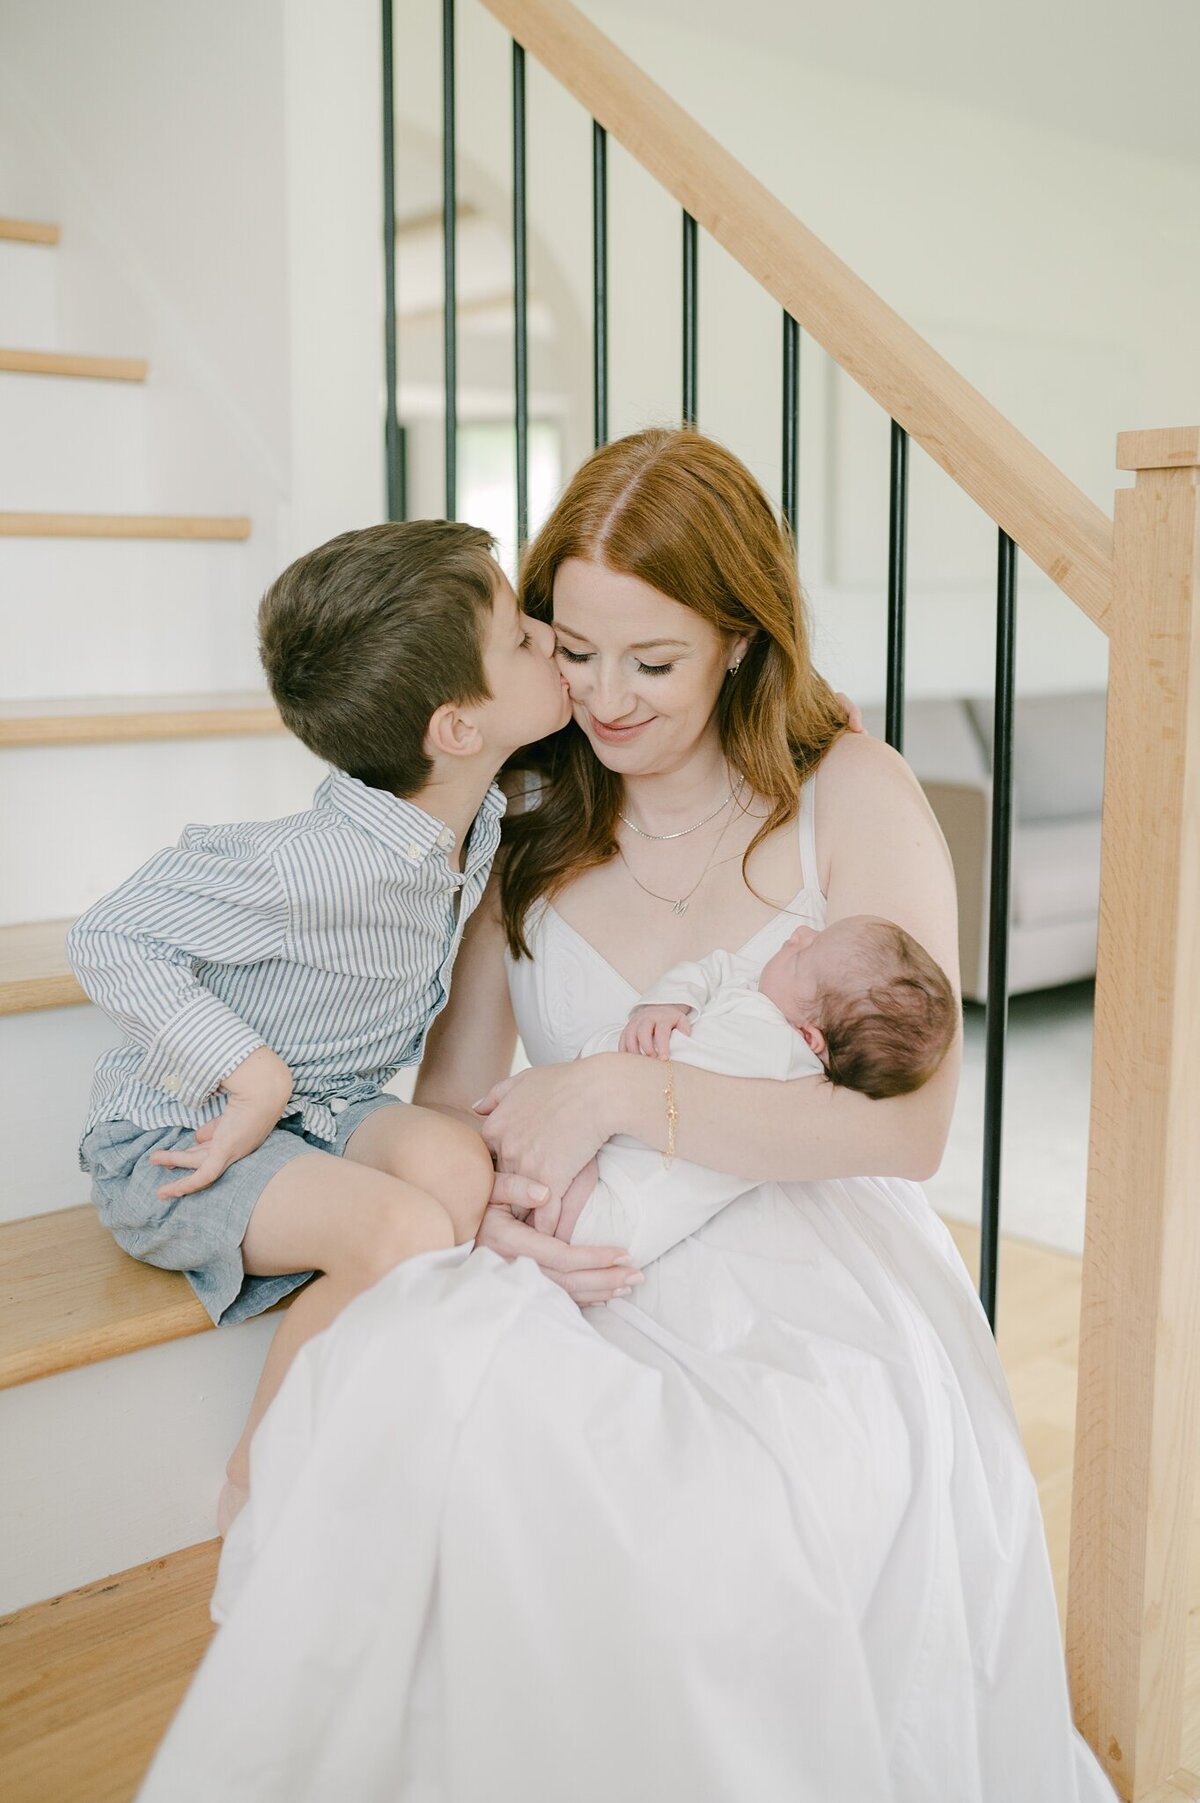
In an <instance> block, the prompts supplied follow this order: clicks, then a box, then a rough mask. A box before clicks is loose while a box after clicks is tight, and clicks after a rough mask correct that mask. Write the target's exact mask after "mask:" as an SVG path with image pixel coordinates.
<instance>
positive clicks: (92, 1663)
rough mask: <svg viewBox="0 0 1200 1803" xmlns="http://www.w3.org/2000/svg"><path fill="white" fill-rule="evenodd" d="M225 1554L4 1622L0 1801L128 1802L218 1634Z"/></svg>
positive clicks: (205, 1548) (154, 1571)
mask: <svg viewBox="0 0 1200 1803" xmlns="http://www.w3.org/2000/svg"><path fill="white" fill-rule="evenodd" d="M220 1547H221V1543H220V1541H219V1540H206V1541H204V1542H203V1543H202V1544H201V1545H199V1546H189V1547H185V1548H184V1549H183V1551H182V1552H178V1553H170V1554H168V1555H167V1557H166V1558H162V1559H151V1560H150V1561H149V1562H148V1563H147V1564H145V1565H136V1566H134V1567H133V1568H132V1569H131V1570H129V1571H123V1572H118V1573H117V1574H116V1575H115V1576H113V1577H109V1578H101V1579H99V1580H98V1582H96V1583H94V1584H86V1585H84V1586H83V1588H82V1589H80V1590H72V1591H69V1592H68V1593H67V1594H66V1595H65V1596H61V1597H55V1598H53V1599H52V1600H50V1601H49V1602H44V1603H34V1604H32V1605H31V1606H30V1607H29V1608H27V1609H21V1610H19V1611H18V1612H17V1613H16V1614H15V1615H9V1616H6V1617H3V1618H0V1796H4V1797H9V1798H12V1799H13V1803H17V1799H20V1803H67V1799H72V1798H79V1799H82V1798H86V1799H87V1803H129V1799H130V1798H132V1796H133V1795H134V1793H135V1791H136V1790H137V1787H138V1785H139V1783H140V1782H141V1779H142V1777H143V1775H144V1773H145V1771H146V1767H147V1766H148V1765H149V1763H150V1760H151V1758H152V1757H153V1754H154V1750H155V1748H156V1747H157V1745H158V1743H159V1741H160V1740H161V1738H162V1736H163V1733H164V1732H165V1730H166V1727H167V1724H168V1722H169V1721H170V1719H171V1717H172V1715H173V1714H174V1713H175V1710H176V1708H177V1707H178V1705H179V1703H180V1701H181V1699H182V1697H183V1693H184V1690H185V1689H186V1688H187V1684H188V1682H189V1680H190V1678H191V1676H192V1674H193V1672H194V1671H195V1669H196V1667H197V1666H198V1665H199V1663H200V1660H201V1657H202V1656H203V1653H204V1649H205V1647H206V1646H207V1645H208V1642H209V1640H210V1639H211V1637H212V1634H213V1632H214V1629H213V1623H212V1622H211V1620H210V1619H209V1613H208V1602H209V1598H210V1596H211V1595H212V1590H213V1584H214V1582H215V1580H216V1570H217V1559H218V1556H219V1554H220Z"/></svg>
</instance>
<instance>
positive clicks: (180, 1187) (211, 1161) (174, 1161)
mask: <svg viewBox="0 0 1200 1803" xmlns="http://www.w3.org/2000/svg"><path fill="white" fill-rule="evenodd" d="M221 1087H222V1089H223V1090H224V1091H225V1094H226V1096H227V1097H228V1100H227V1101H226V1103H225V1107H224V1109H223V1111H222V1112H221V1113H220V1114H219V1115H217V1116H216V1117H215V1118H214V1119H213V1120H211V1121H205V1122H204V1124H203V1126H201V1127H199V1128H197V1130H196V1143H195V1145H194V1146H180V1147H179V1148H178V1149H177V1150H176V1151H174V1152H151V1154H150V1162H151V1164H161V1165H167V1166H170V1167H171V1168H172V1169H184V1170H188V1171H190V1173H191V1175H190V1176H188V1177H180V1178H178V1179H177V1180H176V1181H175V1182H174V1183H167V1184H164V1185H163V1187H162V1188H161V1189H160V1190H159V1192H158V1195H159V1199H160V1200H161V1201H164V1202H165V1201H167V1200H168V1199H169V1198H170V1197H172V1196H190V1195H192V1194H193V1193H194V1192H195V1191H196V1190H200V1189H207V1187H208V1185H209V1184H210V1183H215V1182H216V1180H217V1178H218V1177H219V1176H221V1174H222V1172H224V1171H227V1170H228V1169H229V1167H230V1165H231V1164H236V1162H237V1160H238V1159H239V1158H245V1157H246V1155H247V1154H248V1153H250V1152H257V1150H258V1148H259V1147H260V1146H261V1145H262V1143H263V1141H264V1139H266V1137H267V1135H268V1133H270V1132H271V1130H272V1129H273V1128H274V1127H275V1126H276V1125H277V1123H278V1121H279V1117H280V1115H281V1114H282V1113H283V1111H284V1108H285V1107H286V1106H287V1102H288V1099H289V1097H290V1096H291V1093H292V1073H291V1071H290V1070H289V1069H288V1067H287V1065H286V1064H285V1063H284V1062H283V1059H282V1058H278V1057H276V1055H275V1053H274V1052H273V1051H271V1049H270V1047H269V1046H259V1048H258V1050H257V1051H256V1052H251V1054H250V1056H249V1057H248V1058H243V1060H242V1062H241V1063H240V1064H239V1065H238V1066H237V1068H236V1069H235V1070H232V1071H230V1073H229V1075H228V1076H227V1077H226V1079H225V1081H224V1083H223V1084H222V1085H221Z"/></svg>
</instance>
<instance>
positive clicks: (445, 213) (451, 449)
mask: <svg viewBox="0 0 1200 1803" xmlns="http://www.w3.org/2000/svg"><path fill="white" fill-rule="evenodd" d="M457 231H458V186H457V170H456V166H455V142H454V0H442V269H443V281H444V284H445V292H444V296H443V308H444V317H445V325H444V334H443V336H444V345H445V352H444V355H445V388H446V518H447V519H448V520H453V519H456V518H457V517H458V319H457V308H458V283H457V276H456V272H455V252H456V248H457V246H456V238H457Z"/></svg>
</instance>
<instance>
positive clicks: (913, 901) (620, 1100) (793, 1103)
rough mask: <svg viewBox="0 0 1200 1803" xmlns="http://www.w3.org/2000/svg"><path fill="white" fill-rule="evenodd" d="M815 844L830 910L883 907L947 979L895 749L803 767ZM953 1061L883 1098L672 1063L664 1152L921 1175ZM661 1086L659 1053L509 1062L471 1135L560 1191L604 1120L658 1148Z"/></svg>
mask: <svg viewBox="0 0 1200 1803" xmlns="http://www.w3.org/2000/svg"><path fill="white" fill-rule="evenodd" d="M817 841H818V846H819V847H820V848H822V851H823V854H824V855H825V856H826V857H827V859H828V863H827V867H826V870H825V872H824V882H825V887H826V894H827V897H828V902H829V919H830V920H831V921H833V920H838V919H842V918H844V917H845V916H847V915H851V914H878V915H881V916H883V917H884V918H885V919H888V920H895V921H896V922H897V923H898V924H899V925H900V926H902V927H904V928H905V929H906V930H907V931H908V932H909V933H911V934H912V936H913V937H914V939H916V940H918V941H919V942H920V944H922V945H923V946H924V947H925V948H926V950H927V951H928V952H929V953H930V954H931V955H932V956H933V957H934V958H936V959H937V961H938V963H939V964H940V965H941V966H942V968H943V969H944V970H945V972H946V974H947V976H948V977H949V978H950V980H951V982H952V983H954V984H955V987H956V988H957V980H958V951H957V910H956V904H955V895H954V876H953V870H952V868H951V864H950V857H949V853H948V852H947V850H946V844H945V840H944V839H943V838H942V835H941V832H940V830H939V828H938V825H937V822H936V821H935V820H934V818H933V814H932V812H931V811H930V809H929V806H928V804H927V802H926V801H925V798H924V796H923V794H922V793H921V789H920V786H919V784H918V783H917V781H916V778H915V777H914V776H913V774H912V772H911V771H910V770H909V768H908V766H907V765H906V764H905V763H904V761H903V759H902V758H900V757H898V756H897V755H896V753H895V752H893V751H891V750H890V749H889V748H888V747H887V746H886V745H884V744H882V743H881V742H880V741H878V740H875V739H867V738H860V737H846V738H843V739H840V740H839V741H838V743H837V744H836V745H835V746H834V747H833V748H832V750H831V751H830V752H829V753H828V755H827V757H826V759H825V762H824V764H823V765H822V768H821V773H820V776H819V778H818V787H817ZM960 1059H961V1046H960V1044H959V1043H958V1042H956V1044H955V1045H954V1047H953V1048H952V1049H951V1051H950V1053H949V1054H948V1056H947V1057H946V1059H945V1061H944V1063H943V1065H942V1067H941V1069H940V1070H938V1071H937V1073H936V1074H935V1075H934V1076H933V1077H932V1078H931V1079H930V1081H929V1082H928V1083H927V1084H926V1085H925V1086H924V1088H922V1089H919V1090H917V1091H916V1092H915V1093H914V1094H912V1095H907V1096H898V1097H894V1098H889V1099H886V1100H882V1101H872V1100H870V1099H869V1098H868V1097H866V1096H862V1095H859V1094H856V1093H855V1092H853V1091H851V1090H847V1089H840V1088H835V1087H834V1086H833V1085H832V1084H830V1083H828V1082H826V1081H825V1080H824V1079H823V1078H819V1077H802V1078H799V1079H797V1080H796V1081H794V1082H791V1083H774V1082H770V1081H759V1080H755V1079H746V1078H740V1077H722V1076H716V1075H713V1074H712V1073H711V1072H708V1071H700V1070H694V1069H687V1068H682V1067H679V1066H676V1065H673V1066H672V1072H673V1085H674V1091H675V1100H676V1103H677V1106H678V1109H679V1124H678V1133H677V1140H676V1146H677V1150H678V1152H679V1155H680V1157H682V1158H688V1159H690V1160H692V1162H693V1163H695V1164H703V1165H709V1166H712V1167H713V1168H714V1169H716V1170H721V1171H736V1172H737V1173H738V1174H739V1175H741V1176H744V1177H746V1178H754V1179H758V1180H759V1181H768V1180H772V1179H774V1180H778V1181H785V1180H787V1179H788V1178H792V1179H797V1180H802V1179H805V1178H822V1177H850V1176H863V1175H872V1176H897V1177H911V1178H917V1179H921V1178H925V1177H929V1176H931V1175H932V1174H933V1172H934V1171H935V1170H936V1169H937V1167H938V1164H939V1162H940V1160H941V1156H942V1151H943V1149H944V1146H945V1141H946V1134H947V1132H948V1130H949V1125H950V1116H951V1113H952V1111H953V1107H954V1094H955V1090H956V1088H957V1083H958V1069H959V1063H960ZM664 1089H665V1079H664V1073H663V1068H662V1066H661V1065H656V1064H655V1062H654V1061H653V1060H650V1059H639V1058H636V1057H628V1056H621V1055H620V1054H608V1055H601V1056H599V1057H597V1058H593V1059H590V1060H588V1062H587V1066H586V1075H585V1076H584V1077H583V1078H582V1079H581V1075H580V1072H579V1071H578V1070H575V1069H573V1068H572V1067H570V1066H551V1067H549V1068H548V1069H546V1070H544V1071H536V1072H530V1073H522V1074H521V1076H519V1077H517V1078H515V1079H513V1081H512V1083H511V1084H506V1085H502V1086H501V1092H500V1094H501V1099H499V1100H498V1101H497V1102H496V1106H495V1107H494V1108H493V1109H492V1111H491V1113H490V1115H489V1119H488V1124H487V1132H486V1137H487V1139H488V1142H489V1144H490V1145H491V1146H492V1148H493V1150H495V1151H498V1153H499V1155H500V1157H501V1158H502V1159H503V1161H504V1163H505V1164H506V1165H507V1166H509V1168H511V1169H513V1170H519V1171H524V1172H526V1173H530V1174H532V1173H536V1174H537V1175H538V1176H540V1177H541V1178H542V1180H543V1181H544V1182H546V1183H547V1184H549V1186H550V1188H551V1190H552V1191H554V1192H556V1193H560V1185H565V1183H566V1182H568V1181H569V1180H570V1177H571V1176H572V1175H573V1174H574V1172H575V1171H576V1170H577V1169H579V1168H580V1165H581V1164H582V1163H584V1162H586V1160H587V1158H589V1157H591V1155H592V1154H593V1153H594V1152H595V1151H596V1149H597V1147H598V1146H600V1145H601V1144H603V1142H604V1141H605V1140H606V1139H609V1138H611V1137H612V1135H613V1134H615V1133H625V1134H629V1135H630V1136H631V1137H632V1138H635V1139H639V1140H641V1141H643V1143H644V1144H646V1145H649V1146H653V1147H655V1148H656V1149H658V1150H660V1151H661V1150H663V1149H665V1146H666V1125H667V1115H666V1098H665V1095H664ZM493 1100H495V1098H489V1102H491V1101H493Z"/></svg>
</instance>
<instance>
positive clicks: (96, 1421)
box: [0, 1316, 279, 1613]
mask: <svg viewBox="0 0 1200 1803" xmlns="http://www.w3.org/2000/svg"><path fill="white" fill-rule="evenodd" d="M278 1320H279V1317H278V1316H270V1317H260V1318H258V1319H257V1320H254V1321H248V1322H244V1323H242V1324H241V1325H239V1326H237V1327H228V1328H221V1329H218V1330H217V1331H216V1332H215V1333H202V1334H198V1335H195V1336H193V1337H192V1338H191V1339H187V1340H176V1341H173V1342H172V1343H171V1344H169V1345H166V1346H152V1347H147V1348H146V1349H145V1350H144V1351H142V1352H136V1353H131V1354H128V1355H127V1356H126V1357H124V1358H116V1359H106V1360H104V1361H103V1362H102V1363H100V1364H98V1365H88V1366H85V1367H84V1368H82V1369H81V1370H78V1371H64V1372H61V1373H60V1374H59V1375H58V1376H56V1377H47V1378H42V1379H40V1380H39V1381H38V1382H36V1383H31V1384H22V1385H20V1386H18V1388H16V1389H13V1390H5V1391H3V1392H0V1445H3V1447H4V1457H3V1459H0V1520H2V1521H3V1522H4V1533H3V1535H0V1613H8V1612H9V1611H10V1610H12V1609H19V1608H23V1607H24V1606H25V1605H26V1604H27V1603H33V1602H38V1601H40V1600H41V1599H42V1598H43V1597H49V1596H58V1595H60V1594H61V1593H62V1592H63V1591H64V1590H72V1589H74V1588H75V1587H76V1585H79V1584H86V1583H90V1582H91V1581H92V1580H93V1579H95V1578H99V1577H103V1576H105V1575H106V1574H108V1573H109V1572H115V1571H123V1570H125V1569H126V1567H128V1566H130V1565H138V1564H141V1563H142V1561H143V1560H145V1559H154V1558H159V1557H161V1555H162V1554H164V1553H170V1552H176V1551H178V1550H179V1548H180V1547H184V1546H192V1545H194V1544H195V1543H196V1542H197V1541H199V1540H208V1539H211V1538H212V1536H213V1534H214V1533H215V1531H216V1527H215V1514H214V1511H215V1506H216V1500H217V1495H218V1493H219V1491H220V1487H221V1484H222V1482H223V1480H224V1472H225V1461H226V1460H227V1458H228V1457H229V1454H230V1452H231V1451H232V1450H233V1447H234V1445H235V1444H236V1442H237V1437H238V1435H239V1433H240V1432H241V1429H242V1425H243V1423H244V1421H245V1418H246V1413H247V1410H248V1409H249V1406H250V1400H251V1397H252V1396H253V1394H254V1388H255V1385H256V1384H257V1382H258V1377H259V1373H260V1372H261V1370H262V1364H263V1360H264V1358H265V1357H266V1351H267V1346H268V1344H269V1342H270V1338H271V1335H272V1334H273V1333H274V1331H275V1328H276V1326H277V1324H278Z"/></svg>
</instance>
